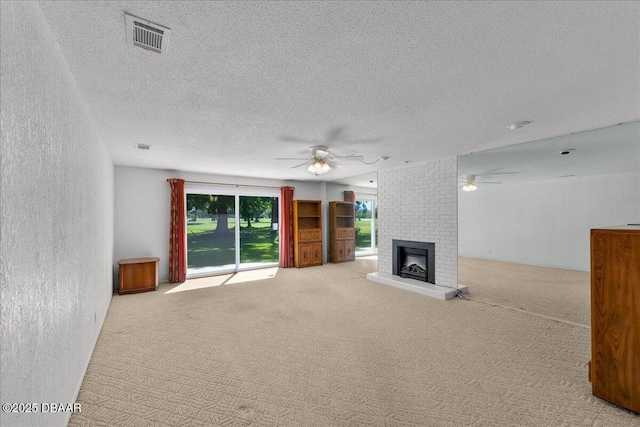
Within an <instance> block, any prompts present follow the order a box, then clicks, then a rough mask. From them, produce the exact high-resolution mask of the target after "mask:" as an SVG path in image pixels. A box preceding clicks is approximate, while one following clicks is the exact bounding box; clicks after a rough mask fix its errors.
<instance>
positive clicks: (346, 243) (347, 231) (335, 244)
mask: <svg viewBox="0 0 640 427" xmlns="http://www.w3.org/2000/svg"><path fill="white" fill-rule="evenodd" d="M355 226H356V218H355V211H354V208H353V203H351V202H329V261H330V262H345V261H353V260H355V259H356V228H355Z"/></svg>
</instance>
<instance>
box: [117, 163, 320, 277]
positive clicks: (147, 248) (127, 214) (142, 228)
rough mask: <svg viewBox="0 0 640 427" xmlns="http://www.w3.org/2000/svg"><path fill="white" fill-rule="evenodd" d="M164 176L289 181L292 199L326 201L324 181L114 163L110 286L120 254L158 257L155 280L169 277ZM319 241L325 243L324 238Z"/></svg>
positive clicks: (276, 183)
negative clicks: (188, 170)
mask: <svg viewBox="0 0 640 427" xmlns="http://www.w3.org/2000/svg"><path fill="white" fill-rule="evenodd" d="M168 178H182V179H184V180H188V181H202V182H216V183H226V184H240V185H261V186H272V187H278V188H279V187H282V186H284V185H290V186H293V187H295V191H294V196H293V197H294V199H309V200H322V201H323V202H324V203H326V200H325V199H326V197H325V194H326V184H325V183H324V182H312V181H311V182H301V181H279V180H265V179H255V178H242V177H230V176H220V175H206V174H196V173H188V172H178V171H172V170H160V169H144V168H133V167H124V166H117V167H116V168H115V247H114V260H113V269H114V270H113V271H114V283H113V286H114V288H115V287H117V283H116V282H117V277H118V260H120V259H123V258H139V257H152V256H153V257H158V258H160V266H159V269H160V273H159V276H160V277H159V280H160V281H161V282H166V281H168V279H169V259H168V257H169V216H170V209H169V205H170V198H171V192H170V189H169V183H168V182H167V179H168ZM323 244H325V245H326V239H324V242H323ZM325 252H326V251H325Z"/></svg>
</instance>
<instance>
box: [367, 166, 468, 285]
mask: <svg viewBox="0 0 640 427" xmlns="http://www.w3.org/2000/svg"><path fill="white" fill-rule="evenodd" d="M457 170H458V169H457V159H456V158H455V157H451V158H446V159H439V160H436V161H432V162H426V163H419V164H415V165H414V164H411V165H408V166H404V167H402V168H398V169H392V170H384V171H380V172H378V236H379V242H378V270H379V271H381V272H384V273H388V274H392V273H393V271H392V259H393V257H392V240H393V239H400V240H415V241H421V242H433V243H435V249H436V284H437V285H441V286H448V287H452V288H456V287H457V286H458V221H457V217H458V210H457V185H458V184H457V182H458V181H457V180H458V177H457Z"/></svg>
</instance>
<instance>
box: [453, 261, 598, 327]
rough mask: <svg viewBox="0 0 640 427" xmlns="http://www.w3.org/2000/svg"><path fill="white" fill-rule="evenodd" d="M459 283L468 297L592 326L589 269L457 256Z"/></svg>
mask: <svg viewBox="0 0 640 427" xmlns="http://www.w3.org/2000/svg"><path fill="white" fill-rule="evenodd" d="M458 283H460V284H462V285H467V286H469V298H472V299H474V300H477V301H485V302H489V303H492V304H498V305H502V306H506V307H513V308H517V309H521V310H526V311H530V312H532V313H538V314H540V315H544V316H550V317H554V318H558V319H562V320H565V321H568V322H575V323H577V324H579V325H583V326H585V327H590V326H591V276H590V273H589V272H586V271H575V270H565V269H560V268H548V267H537V266H532V265H525V264H513V263H508V262H500V261H489V260H484V259H475V258H463V257H460V258H458Z"/></svg>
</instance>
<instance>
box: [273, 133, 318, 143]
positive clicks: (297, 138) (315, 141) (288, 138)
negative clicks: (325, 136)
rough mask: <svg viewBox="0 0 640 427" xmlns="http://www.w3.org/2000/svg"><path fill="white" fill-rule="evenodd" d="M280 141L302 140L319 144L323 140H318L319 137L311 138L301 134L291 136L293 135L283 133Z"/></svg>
mask: <svg viewBox="0 0 640 427" xmlns="http://www.w3.org/2000/svg"><path fill="white" fill-rule="evenodd" d="M280 141H284V142H302V143H305V144H319V143H321V142H322V141H318V140H317V139H309V138H302V137H300V136H291V135H282V136H281V137H280Z"/></svg>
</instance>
